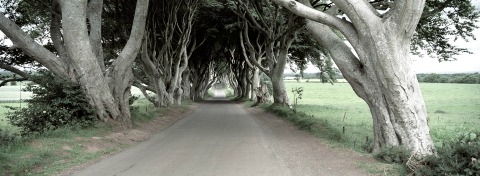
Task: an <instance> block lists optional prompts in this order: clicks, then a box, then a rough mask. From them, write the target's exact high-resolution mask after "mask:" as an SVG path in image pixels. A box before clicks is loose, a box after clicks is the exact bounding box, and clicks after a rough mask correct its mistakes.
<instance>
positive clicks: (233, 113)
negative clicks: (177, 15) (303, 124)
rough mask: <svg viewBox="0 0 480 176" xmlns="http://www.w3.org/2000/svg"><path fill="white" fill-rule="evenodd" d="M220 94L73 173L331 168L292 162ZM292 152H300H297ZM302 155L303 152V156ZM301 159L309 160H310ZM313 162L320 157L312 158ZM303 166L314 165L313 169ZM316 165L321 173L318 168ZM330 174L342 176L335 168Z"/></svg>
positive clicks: (276, 173) (249, 175)
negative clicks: (139, 140)
mask: <svg viewBox="0 0 480 176" xmlns="http://www.w3.org/2000/svg"><path fill="white" fill-rule="evenodd" d="M217 95H218V97H214V98H213V100H212V101H208V102H206V103H203V104H202V105H201V106H200V107H199V108H198V109H196V110H195V111H194V112H192V113H191V114H189V115H188V116H187V117H185V118H183V119H182V120H180V121H179V122H177V123H175V124H174V125H173V126H171V127H169V128H167V129H165V130H163V131H161V132H160V133H158V134H156V135H154V136H153V137H152V138H150V140H148V141H145V142H143V143H140V144H138V145H137V146H135V147H132V148H130V149H127V150H126V151H124V152H121V153H119V154H117V155H114V156H112V157H110V158H107V159H104V160H102V161H100V162H98V163H96V164H94V165H91V166H90V167H87V168H85V169H84V170H81V171H78V172H75V173H73V175H78V176H81V175H85V176H92V175H102V176H107V175H118V176H121V175H168V176H175V175H182V176H183V175H185V176H188V175H218V176H228V175H245V176H254V175H272V176H282V175H310V174H315V175H318V174H320V175H322V173H323V174H329V173H328V172H323V171H326V170H328V168H324V169H322V168H321V167H322V166H319V165H316V164H312V163H311V162H315V163H318V162H317V161H309V160H304V159H300V160H301V161H300V162H310V163H305V164H301V163H298V162H297V159H295V161H292V160H291V158H290V156H289V154H288V152H285V150H287V151H288V150H290V149H285V147H287V148H288V145H291V144H286V145H287V146H284V145H285V144H281V142H279V141H278V140H277V139H278V138H275V137H273V136H272V134H271V131H270V132H266V131H265V130H267V129H268V128H267V129H264V127H263V126H262V124H263V123H261V122H258V120H255V117H254V116H253V115H252V114H251V113H250V112H248V111H247V110H245V108H244V107H242V106H241V105H239V104H235V103H232V102H229V101H227V100H226V99H224V98H223V96H224V94H223V93H222V92H218V94H217ZM293 130H296V129H293ZM273 138H275V139H273ZM284 142H288V141H284ZM292 142H298V141H292ZM300 142H301V141H300ZM295 145H298V144H295ZM282 146H284V147H283V148H282ZM277 147H280V148H277ZM302 150H303V149H302ZM294 153H299V152H296V151H294ZM295 155H296V154H295ZM302 155H303V154H301V153H300V155H299V156H302ZM307 155H310V154H307ZM310 156H314V155H310ZM297 157H298V156H297ZM292 158H293V157H292ZM302 158H307V159H308V156H305V157H302ZM327 159H328V158H327ZM313 160H316V159H315V158H313ZM296 162H297V163H296ZM333 164H335V163H333ZM297 165H303V166H297ZM327 165H328V164H327ZM292 167H294V168H292ZM299 167H313V169H312V168H307V169H302V168H299ZM315 167H320V169H314V168H315ZM342 167H343V166H342ZM331 169H332V168H330V170H331ZM303 170H305V171H308V173H305V172H303ZM309 170H312V171H309ZM292 171H294V173H292ZM331 171H334V172H333V173H338V172H336V171H335V168H334V169H333V170H331ZM359 173H360V175H363V172H362V171H358V172H357V171H356V170H355V171H354V172H351V171H348V172H345V173H342V175H359ZM338 174H340V173H338Z"/></svg>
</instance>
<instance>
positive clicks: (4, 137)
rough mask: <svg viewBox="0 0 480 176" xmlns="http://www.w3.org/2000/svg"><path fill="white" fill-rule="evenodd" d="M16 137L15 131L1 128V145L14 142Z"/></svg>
mask: <svg viewBox="0 0 480 176" xmlns="http://www.w3.org/2000/svg"><path fill="white" fill-rule="evenodd" d="M15 139H16V136H15V134H14V133H12V132H10V131H9V130H6V129H2V128H0V146H2V145H7V144H9V143H11V142H13V141H14V140H15ZM0 160H1V159H0ZM0 173H1V172H0Z"/></svg>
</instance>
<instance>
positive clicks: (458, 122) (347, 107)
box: [249, 80, 480, 175]
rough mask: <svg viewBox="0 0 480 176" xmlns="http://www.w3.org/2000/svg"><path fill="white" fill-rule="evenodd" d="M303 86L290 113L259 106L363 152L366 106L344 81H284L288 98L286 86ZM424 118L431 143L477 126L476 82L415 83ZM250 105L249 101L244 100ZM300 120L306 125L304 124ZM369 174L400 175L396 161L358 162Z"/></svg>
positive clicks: (368, 127) (368, 132) (369, 136)
mask: <svg viewBox="0 0 480 176" xmlns="http://www.w3.org/2000/svg"><path fill="white" fill-rule="evenodd" d="M293 87H303V90H304V91H303V96H302V97H303V98H302V99H301V100H299V102H298V106H297V111H298V113H297V114H296V115H295V114H294V113H293V111H292V110H290V109H287V108H283V109H281V108H280V109H279V108H272V107H268V105H262V106H263V108H266V109H267V110H269V111H271V112H274V113H275V114H277V115H279V116H283V117H285V118H287V119H288V120H290V121H292V122H293V123H294V124H296V125H297V126H299V127H300V128H303V129H306V130H307V131H310V132H312V134H313V135H315V136H318V137H321V138H325V139H328V140H329V141H330V142H331V143H332V144H333V145H335V146H341V147H346V148H350V149H353V150H356V151H359V152H362V153H364V152H365V149H366V148H368V147H370V145H371V144H372V141H373V127H372V119H371V114H370V111H369V108H368V106H367V104H366V103H365V102H364V101H363V100H362V99H360V98H359V97H358V96H357V95H356V94H355V93H354V92H353V90H352V88H351V87H350V85H349V84H347V83H336V84H334V85H332V84H329V83H325V84H322V83H319V82H318V81H317V80H309V82H306V80H302V81H301V82H297V81H294V80H293V81H286V89H287V93H288V96H289V97H293V93H292V88H293ZM420 87H421V91H422V95H423V97H424V99H425V103H426V107H427V113H428V116H429V127H430V134H431V137H432V139H433V141H434V143H435V145H436V146H437V147H440V146H442V144H443V143H444V142H448V141H450V140H451V139H454V138H457V137H458V136H459V135H461V134H463V133H464V132H468V131H475V130H478V127H479V126H480V85H479V84H441V83H421V84H420ZM249 105H250V104H249ZM305 124H309V126H308V127H305ZM358 166H359V167H361V168H364V169H366V170H367V171H369V172H370V173H372V174H384V173H388V174H393V175H404V174H406V173H407V172H406V168H404V167H403V166H402V165H399V164H384V163H359V164H358Z"/></svg>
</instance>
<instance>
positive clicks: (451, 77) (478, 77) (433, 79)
mask: <svg viewBox="0 0 480 176" xmlns="http://www.w3.org/2000/svg"><path fill="white" fill-rule="evenodd" d="M417 78H418V81H419V82H427V83H463V84H480V74H479V73H473V74H464V73H462V74H435V73H431V74H418V75H417Z"/></svg>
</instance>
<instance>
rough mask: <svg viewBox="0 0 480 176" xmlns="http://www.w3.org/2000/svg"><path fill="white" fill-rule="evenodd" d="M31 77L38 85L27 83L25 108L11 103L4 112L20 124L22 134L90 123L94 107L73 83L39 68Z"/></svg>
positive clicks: (15, 122) (84, 125)
mask: <svg viewBox="0 0 480 176" xmlns="http://www.w3.org/2000/svg"><path fill="white" fill-rule="evenodd" d="M31 79H32V80H33V81H34V82H37V83H38V85H28V86H27V87H26V88H25V90H26V91H32V92H33V94H34V95H33V97H32V99H30V100H26V102H27V103H28V104H29V106H28V107H26V108H14V107H11V109H12V110H14V111H13V112H9V113H7V118H8V119H10V121H11V123H12V125H14V126H18V127H20V128H21V134H22V135H28V134H33V133H43V132H46V131H49V130H55V129H58V128H61V127H64V126H75V125H79V126H81V127H88V126H92V125H94V123H95V120H96V117H95V115H94V114H95V112H94V109H93V108H92V107H91V106H90V104H89V100H88V99H87V97H86V95H85V94H84V93H83V91H82V88H81V87H80V86H79V85H78V84H75V83H71V82H68V81H67V80H64V79H61V78H58V77H56V76H54V75H53V74H52V73H50V72H48V71H40V72H39V74H38V75H35V76H32V77H31Z"/></svg>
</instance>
